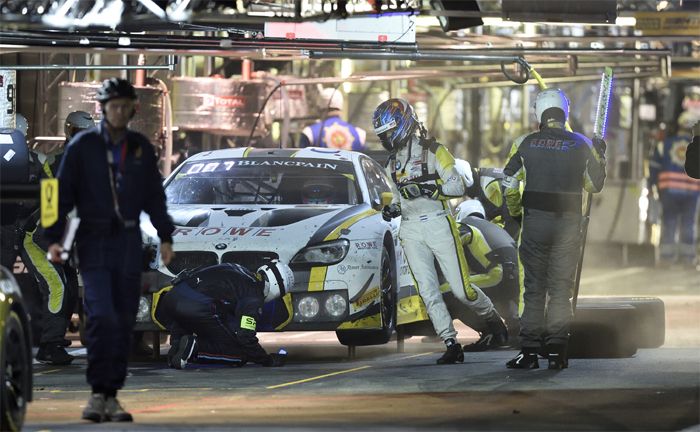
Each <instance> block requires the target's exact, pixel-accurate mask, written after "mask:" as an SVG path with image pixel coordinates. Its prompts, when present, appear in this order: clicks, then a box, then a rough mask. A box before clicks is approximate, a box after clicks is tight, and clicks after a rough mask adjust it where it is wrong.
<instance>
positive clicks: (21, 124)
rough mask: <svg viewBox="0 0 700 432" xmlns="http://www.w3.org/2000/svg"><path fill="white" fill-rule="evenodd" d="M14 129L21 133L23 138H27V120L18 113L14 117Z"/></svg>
mask: <svg viewBox="0 0 700 432" xmlns="http://www.w3.org/2000/svg"><path fill="white" fill-rule="evenodd" d="M15 129H17V130H18V131H20V132H22V135H24V136H25V138H26V136H27V132H29V122H28V121H27V118H26V117H25V116H23V115H22V114H20V113H17V116H16V117H15Z"/></svg>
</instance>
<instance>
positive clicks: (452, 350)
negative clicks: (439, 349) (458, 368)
mask: <svg viewBox="0 0 700 432" xmlns="http://www.w3.org/2000/svg"><path fill="white" fill-rule="evenodd" d="M463 361H464V353H463V352H462V345H460V344H458V343H457V342H453V343H452V344H451V345H448V346H447V350H446V351H445V353H444V354H443V355H442V357H440V358H439V359H438V360H437V364H455V363H457V362H460V363H462V362H463Z"/></svg>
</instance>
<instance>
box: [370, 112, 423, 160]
mask: <svg viewBox="0 0 700 432" xmlns="http://www.w3.org/2000/svg"><path fill="white" fill-rule="evenodd" d="M372 124H373V125H374V132H375V133H376V134H377V136H378V137H379V140H380V141H381V143H382V146H383V147H384V148H385V149H387V150H388V151H389V152H395V151H397V150H398V149H400V148H402V147H404V146H405V145H406V144H408V143H409V141H410V140H411V138H412V137H413V134H414V133H415V132H416V129H417V128H418V126H419V122H418V117H416V113H415V111H414V110H413V107H412V106H411V105H410V104H409V103H408V102H406V101H405V100H404V99H389V100H387V101H385V102H382V103H381V104H379V106H378V107H377V109H375V110H374V115H373V116H372Z"/></svg>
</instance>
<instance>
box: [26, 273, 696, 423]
mask: <svg viewBox="0 0 700 432" xmlns="http://www.w3.org/2000/svg"><path fill="white" fill-rule="evenodd" d="M656 282H658V283H662V284H663V285H661V286H663V287H664V295H661V296H660V297H662V298H663V299H664V301H665V303H666V308H667V338H666V345H665V346H664V347H663V348H660V349H649V350H640V351H639V352H638V353H637V354H636V355H635V356H634V357H632V358H625V359H572V360H571V363H570V366H571V367H570V368H569V369H567V370H564V371H549V370H547V369H546V363H545V362H544V361H540V363H541V366H543V367H545V368H544V369H539V370H532V371H514V370H509V369H506V368H505V367H504V363H505V362H506V361H507V360H508V359H510V358H511V357H512V356H513V355H514V354H515V352H516V351H514V350H499V351H491V352H485V353H474V354H467V355H466V360H465V363H464V364H458V365H453V366H438V365H436V364H435V359H436V358H437V357H438V356H439V353H440V351H442V349H443V347H442V345H441V344H440V343H432V342H427V343H426V342H423V340H422V338H420V337H413V338H410V339H408V340H407V341H406V344H405V352H404V353H397V352H396V343H395V342H390V343H389V344H387V345H384V346H379V347H359V348H358V349H357V356H356V357H355V358H354V359H349V358H348V356H347V350H346V349H345V347H343V346H341V345H339V344H338V343H337V341H336V339H335V335H334V333H332V332H319V333H284V334H263V335H261V339H262V341H263V345H264V346H265V347H266V348H268V350H269V351H274V350H276V349H278V348H280V347H284V348H285V349H286V350H287V351H289V353H290V361H289V364H288V365H287V366H286V367H284V368H263V367H259V366H255V365H249V366H246V367H244V368H225V367H223V368H222V367H218V366H216V367H214V366H198V367H197V366H196V367H192V368H191V369H190V368H189V367H188V369H187V370H185V371H176V370H173V369H168V368H167V366H166V365H165V361H164V360H162V361H160V362H155V361H151V362H134V363H131V367H130V376H129V379H128V382H127V386H126V388H125V389H124V390H123V391H121V392H120V400H121V401H122V402H123V404H124V405H125V406H126V407H127V408H128V409H129V410H130V411H131V412H132V413H133V414H134V417H135V420H136V423H134V424H102V425H95V424H90V423H85V422H82V421H80V420H79V418H80V412H81V410H82V407H83V405H84V403H85V401H86V400H87V398H88V396H89V389H88V387H87V385H86V384H85V379H84V373H85V357H84V350H83V349H81V348H76V349H74V348H71V350H72V351H73V352H74V354H78V355H80V357H79V358H78V359H77V361H76V362H74V364H73V365H71V366H68V367H62V368H59V367H53V366H46V365H35V388H34V395H35V401H34V402H32V403H31V404H30V406H29V410H28V415H27V422H26V425H25V429H26V430H61V431H79V430H103V429H104V430H122V429H125V430H194V429H197V430H233V429H243V430H309V429H314V430H330V429H333V430H338V429H340V430H428V429H430V430H540V431H544V430H683V429H687V428H692V430H696V428H695V427H696V426H697V425H698V424H699V423H700V348H699V347H700V331H698V330H700V324H698V318H700V273H698V272H694V271H682V270H678V269H672V270H668V271H657V270H649V269H645V268H628V269H617V270H605V271H596V272H595V273H590V274H586V273H584V278H583V280H582V285H581V294H582V295H600V294H611V295H625V294H636V295H653V294H656V295H658V294H659V293H660V291H661V290H660V288H659V286H660V285H658V284H657V283H656ZM605 287H608V288H607V289H605ZM460 330H461V331H460V340H461V341H462V342H463V343H470V342H471V341H473V340H474V339H475V337H476V334H475V333H473V332H470V331H469V330H468V329H466V328H461V329H460ZM166 350H167V345H163V346H162V352H163V353H165V351H166ZM694 426H695V427H694Z"/></svg>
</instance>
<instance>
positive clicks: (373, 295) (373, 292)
mask: <svg viewBox="0 0 700 432" xmlns="http://www.w3.org/2000/svg"><path fill="white" fill-rule="evenodd" d="M378 297H379V287H378V286H376V287H374V288H372V289H370V290H368V291H367V292H366V293H364V295H363V296H362V297H360V298H359V299H357V300H356V301H355V302H354V303H355V306H356V307H358V308H362V307H365V306H366V305H368V304H370V303H371V302H373V301H374V300H376V299H377V298H378Z"/></svg>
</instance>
